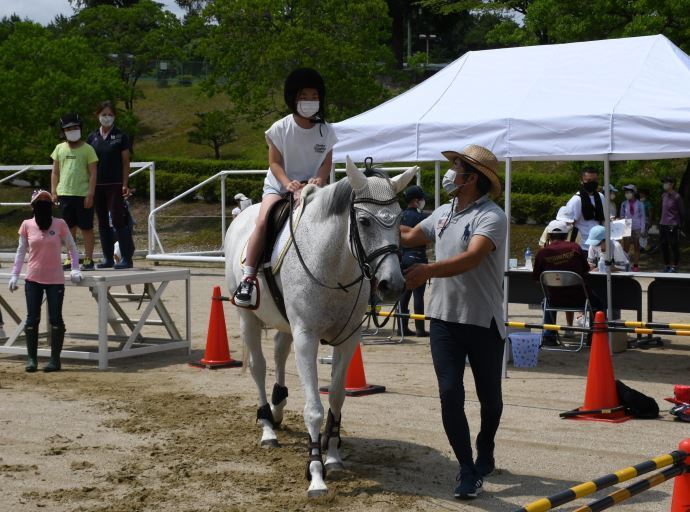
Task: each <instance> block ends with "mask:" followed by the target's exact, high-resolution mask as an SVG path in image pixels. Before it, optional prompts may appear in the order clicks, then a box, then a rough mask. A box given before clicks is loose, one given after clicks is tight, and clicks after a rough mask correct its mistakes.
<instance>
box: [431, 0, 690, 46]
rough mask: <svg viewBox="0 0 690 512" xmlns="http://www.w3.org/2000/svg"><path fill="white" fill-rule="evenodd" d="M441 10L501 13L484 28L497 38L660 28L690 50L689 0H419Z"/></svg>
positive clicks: (562, 37)
mask: <svg viewBox="0 0 690 512" xmlns="http://www.w3.org/2000/svg"><path fill="white" fill-rule="evenodd" d="M421 4H422V5H424V6H427V7H431V8H434V9H437V10H439V12H442V13H444V14H450V13H454V12H458V11H459V10H463V9H464V10H471V11H474V12H483V13H486V12H490V13H494V14H498V15H500V16H501V17H502V21H501V23H499V24H498V25H496V26H495V27H494V28H493V29H492V30H490V31H489V32H488V33H487V41H488V42H494V43H501V44H518V45H525V44H554V43H567V42H576V41H591V40H596V39H610V38H616V37H630V36H642V35H653V34H664V35H665V36H666V37H668V38H669V39H670V40H671V41H673V42H674V43H675V44H676V45H678V46H679V47H680V48H682V49H683V50H684V51H686V52H687V51H690V31H688V26H690V0H515V1H499V0H421Z"/></svg>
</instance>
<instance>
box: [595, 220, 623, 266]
mask: <svg viewBox="0 0 690 512" xmlns="http://www.w3.org/2000/svg"><path fill="white" fill-rule="evenodd" d="M605 238H606V228H605V227H604V226H594V227H593V228H592V229H591V230H590V232H589V236H588V237H587V241H586V242H585V243H586V244H587V245H588V246H589V249H588V252H587V262H588V263H589V268H590V270H597V269H598V267H599V259H601V258H602V257H603V253H605V252H606V240H605ZM611 244H613V251H612V252H613V261H612V263H613V265H612V266H611V272H626V271H627V270H628V267H629V265H630V262H629V260H628V255H627V254H626V253H625V251H624V250H623V246H622V245H621V244H620V242H619V241H618V240H611ZM609 257H610V254H609Z"/></svg>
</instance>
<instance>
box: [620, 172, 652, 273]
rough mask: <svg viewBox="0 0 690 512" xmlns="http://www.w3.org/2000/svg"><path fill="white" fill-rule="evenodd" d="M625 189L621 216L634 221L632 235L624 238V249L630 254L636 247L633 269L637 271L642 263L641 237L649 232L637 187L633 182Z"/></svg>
mask: <svg viewBox="0 0 690 512" xmlns="http://www.w3.org/2000/svg"><path fill="white" fill-rule="evenodd" d="M623 191H624V192H625V201H623V202H622V203H621V212H620V218H621V219H630V220H631V221H632V226H631V233H630V236H629V237H625V238H624V239H623V249H625V252H627V253H628V255H630V252H631V251H630V249H631V248H634V249H635V255H634V256H633V257H632V271H633V272H637V271H638V265H639V263H640V237H641V236H645V235H646V234H647V219H646V218H645V211H644V205H643V204H642V202H641V201H640V200H638V199H637V187H636V186H635V185H632V184H630V185H626V186H624V187H623Z"/></svg>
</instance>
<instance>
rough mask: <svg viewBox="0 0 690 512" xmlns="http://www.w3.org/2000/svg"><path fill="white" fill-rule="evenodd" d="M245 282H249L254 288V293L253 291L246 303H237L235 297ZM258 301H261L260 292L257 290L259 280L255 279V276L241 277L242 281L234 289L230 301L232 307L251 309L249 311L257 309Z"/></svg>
mask: <svg viewBox="0 0 690 512" xmlns="http://www.w3.org/2000/svg"><path fill="white" fill-rule="evenodd" d="M245 281H250V282H251V284H252V286H253V288H254V291H253V293H252V295H251V297H250V299H249V301H248V302H244V301H241V302H237V295H238V294H239V293H240V290H241V288H242V285H243V284H244V282H245ZM260 301H261V290H260V288H259V280H258V279H257V277H256V276H246V277H243V278H242V281H241V282H240V284H239V285H238V286H237V288H236V289H235V292H234V293H233V294H232V298H231V299H230V302H231V303H232V304H233V305H235V306H237V307H238V308H245V309H251V310H254V309H258V308H259V304H260Z"/></svg>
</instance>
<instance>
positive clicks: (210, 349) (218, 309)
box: [189, 286, 242, 370]
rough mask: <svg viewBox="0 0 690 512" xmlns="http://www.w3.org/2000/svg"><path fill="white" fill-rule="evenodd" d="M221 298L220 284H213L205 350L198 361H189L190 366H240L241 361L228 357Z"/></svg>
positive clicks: (226, 334)
mask: <svg viewBox="0 0 690 512" xmlns="http://www.w3.org/2000/svg"><path fill="white" fill-rule="evenodd" d="M222 300H223V299H222V297H221V296H220V286H214V287H213V297H212V298H211V317H210V318H209V321H208V334H207V335H206V351H205V352H204V357H203V358H202V359H201V360H200V361H198V362H195V363H189V364H190V366H195V367H199V368H210V369H211V370H215V369H216V368H232V367H236V366H242V361H236V360H235V359H233V358H232V357H230V347H229V346H228V332H227V329H226V327H225V314H224V313H223V303H222Z"/></svg>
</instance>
